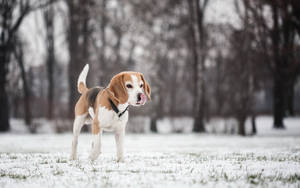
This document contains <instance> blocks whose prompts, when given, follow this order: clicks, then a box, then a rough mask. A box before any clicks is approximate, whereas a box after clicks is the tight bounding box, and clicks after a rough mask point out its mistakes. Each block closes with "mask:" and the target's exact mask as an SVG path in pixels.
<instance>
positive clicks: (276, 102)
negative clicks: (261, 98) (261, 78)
mask: <svg viewBox="0 0 300 188" xmlns="http://www.w3.org/2000/svg"><path fill="white" fill-rule="evenodd" d="M283 82H284V81H283V79H282V77H280V76H276V75H275V76H274V86H273V117H274V128H277V129H283V128H284V124H283V118H284V109H285V104H284V92H285V91H284V83H283Z"/></svg>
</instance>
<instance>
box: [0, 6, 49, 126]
mask: <svg viewBox="0 0 300 188" xmlns="http://www.w3.org/2000/svg"><path fill="white" fill-rule="evenodd" d="M30 2H31V1H30V0H1V2H0V10H1V11H0V12H1V19H0V20H1V23H0V24H1V28H2V29H1V31H0V32H1V33H0V62H1V63H0V104H1V106H2V107H1V109H0V122H1V126H0V131H8V130H9V113H8V112H9V110H8V96H7V91H6V84H7V80H6V76H7V73H8V64H9V63H10V58H11V55H12V53H13V49H14V45H15V44H14V42H13V41H14V38H15V37H16V33H17V31H18V29H19V27H20V25H21V24H22V22H23V20H24V18H25V17H26V16H27V15H28V14H29V13H30V12H31V11H33V10H36V9H38V8H41V7H45V6H47V3H40V2H39V3H35V4H31V3H30ZM15 15H17V16H15Z"/></svg>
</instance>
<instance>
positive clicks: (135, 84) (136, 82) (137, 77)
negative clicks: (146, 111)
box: [109, 72, 151, 106]
mask: <svg viewBox="0 0 300 188" xmlns="http://www.w3.org/2000/svg"><path fill="white" fill-rule="evenodd" d="M109 90H110V91H111V92H112V95H113V97H114V99H115V100H116V101H118V103H120V104H124V103H126V102H128V104H129V105H133V106H140V105H144V104H145V103H146V101H147V98H148V100H151V97H150V94H151V88H150V86H149V84H148V82H147V81H146V80H145V78H144V76H143V74H142V73H138V72H121V73H119V74H117V75H115V76H114V77H113V78H112V79H111V81H110V83H109Z"/></svg>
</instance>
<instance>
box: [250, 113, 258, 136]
mask: <svg viewBox="0 0 300 188" xmlns="http://www.w3.org/2000/svg"><path fill="white" fill-rule="evenodd" d="M251 125H252V135H255V134H256V133H257V131H256V115H255V114H254V113H252V116H251Z"/></svg>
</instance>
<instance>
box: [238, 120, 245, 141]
mask: <svg viewBox="0 0 300 188" xmlns="http://www.w3.org/2000/svg"><path fill="white" fill-rule="evenodd" d="M245 121H246V118H244V117H242V118H238V134H239V135H241V136H246V132H245Z"/></svg>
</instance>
